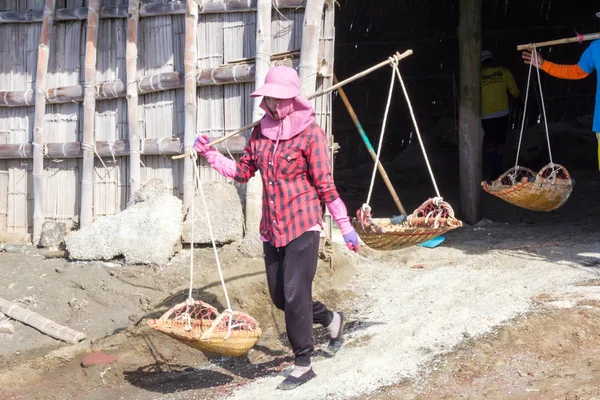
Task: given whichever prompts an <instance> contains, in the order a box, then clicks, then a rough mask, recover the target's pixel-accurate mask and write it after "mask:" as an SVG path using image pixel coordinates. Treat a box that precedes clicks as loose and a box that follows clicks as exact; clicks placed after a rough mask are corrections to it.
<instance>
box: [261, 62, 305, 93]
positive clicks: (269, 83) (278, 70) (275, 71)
mask: <svg viewBox="0 0 600 400" xmlns="http://www.w3.org/2000/svg"><path fill="white" fill-rule="evenodd" d="M298 95H300V77H299V76H298V73H297V72H296V70H295V69H293V68H290V67H286V66H284V65H280V66H277V67H273V68H271V69H270V70H269V72H267V76H266V77H265V84H264V85H262V86H261V87H260V88H258V89H257V90H255V91H254V92H253V93H252V94H251V95H250V97H259V96H266V97H274V98H276V99H293V98H294V97H296V96H298Z"/></svg>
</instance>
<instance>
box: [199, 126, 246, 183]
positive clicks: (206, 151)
mask: <svg viewBox="0 0 600 400" xmlns="http://www.w3.org/2000/svg"><path fill="white" fill-rule="evenodd" d="M209 142H210V139H209V138H208V136H206V135H200V136H198V137H197V138H196V140H195V141H194V150H196V151H197V152H198V154H200V155H201V156H204V158H206V161H208V164H209V165H210V166H211V167H212V168H214V169H215V171H217V172H218V173H220V174H221V175H223V176H224V177H225V178H230V179H234V178H235V174H236V164H235V161H234V160H232V159H230V158H227V157H225V156H224V155H223V154H221V153H219V151H218V150H217V149H215V148H214V147H212V146H209V145H208V143H209Z"/></svg>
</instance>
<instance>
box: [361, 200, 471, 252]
mask: <svg viewBox="0 0 600 400" xmlns="http://www.w3.org/2000/svg"><path fill="white" fill-rule="evenodd" d="M356 216H357V217H356V218H355V219H353V224H354V229H355V230H356V232H357V233H358V235H359V236H360V238H361V239H362V241H363V242H365V244H366V245H367V246H369V247H370V248H372V249H376V250H398V249H403V248H405V247H410V246H414V245H417V244H420V243H424V242H426V241H428V240H430V239H433V238H434V237H437V236H439V235H442V234H444V233H446V232H448V231H450V230H452V229H456V228H458V227H461V226H462V222H461V221H460V220H458V219H456V218H455V217H454V210H452V207H450V205H449V204H448V203H446V202H445V201H443V200H442V199H441V198H440V197H435V198H431V199H428V200H427V201H425V202H424V203H423V204H421V206H420V207H419V208H417V209H416V210H415V211H414V212H413V213H412V214H411V215H409V216H408V218H407V219H406V221H404V222H403V223H401V224H392V222H391V221H390V219H389V218H372V217H371V212H370V209H366V210H365V209H360V210H358V211H357V212H356Z"/></svg>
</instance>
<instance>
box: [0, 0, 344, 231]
mask: <svg viewBox="0 0 600 400" xmlns="http://www.w3.org/2000/svg"><path fill="white" fill-rule="evenodd" d="M4 3H5V4H4V8H0V12H2V11H8V10H10V11H25V10H29V9H31V10H42V9H43V8H44V0H27V1H23V0H6V1H5V2H4ZM84 5H87V2H85V1H84V0H68V1H67V0H56V8H57V9H64V8H79V7H83V6H84ZM106 6H119V7H121V8H122V7H125V9H127V7H128V1H127V0H101V1H100V7H101V8H102V9H106ZM0 7H2V6H0ZM303 18H304V10H303V9H302V8H294V9H290V8H283V9H274V11H273V14H272V53H273V54H275V53H281V52H286V51H291V50H296V49H299V48H300V45H301V42H302V23H303ZM127 23H128V20H127V18H101V19H100V20H99V23H98V38H97V45H96V50H97V54H96V72H95V81H96V82H107V81H115V80H120V81H121V82H124V83H126V82H128V77H127V72H126V71H127V68H126V43H127ZM323 24H324V25H323V29H322V37H323V38H322V40H321V52H322V54H324V55H325V57H326V58H327V61H328V63H329V68H330V71H332V70H333V43H334V41H333V36H334V26H333V8H328V9H327V12H326V13H325V16H324V18H323ZM41 25H42V24H41V23H39V22H33V23H0V55H1V56H0V91H17V92H18V91H22V92H26V91H29V90H33V88H34V87H35V86H34V85H35V79H36V65H37V59H38V45H39V40H40V29H41ZM86 25H87V24H86V21H85V20H68V21H63V20H57V21H55V23H54V24H53V26H52V28H51V33H50V37H51V40H50V43H49V63H48V69H47V74H46V77H45V78H46V79H45V87H46V89H48V88H59V87H68V86H77V85H80V86H81V87H82V88H83V87H84V69H85V68H84V67H85V61H84V60H85V56H86V54H85V53H86ZM255 36H256V15H255V12H227V13H211V14H200V15H199V17H198V32H197V67H198V68H215V67H218V66H220V65H223V64H225V63H228V62H229V61H232V60H239V59H243V58H251V57H254V55H255V48H256V43H255ZM184 38H185V14H183V13H177V14H173V15H161V16H152V17H147V16H145V17H144V18H140V19H139V26H138V37H137V51H138V57H137V79H138V80H139V79H140V78H142V77H148V76H151V75H152V76H155V75H156V74H159V73H163V72H174V71H179V72H180V73H181V72H183V71H184V53H183V51H184ZM326 75H327V73H326ZM156 76H157V75H156ZM155 82H158V81H155ZM330 85H331V76H327V77H325V78H321V77H320V78H319V79H318V80H317V90H318V89H323V88H326V87H328V86H330ZM253 90H254V83H253V82H240V83H234V84H226V85H212V86H199V87H198V88H197V128H196V130H197V133H198V134H207V135H209V136H223V135H225V134H227V133H230V132H232V131H234V130H237V129H238V128H239V127H241V126H244V125H246V124H248V123H250V122H252V101H251V100H250V98H249V94H250V93H251V92H252V91H253ZM32 94H33V95H34V96H33V97H35V92H33V93H32ZM115 97H116V96H115ZM137 103H138V105H137V114H138V115H137V128H138V131H139V135H140V136H141V142H140V147H141V153H142V154H141V156H140V164H141V180H142V182H145V181H147V180H149V179H152V178H160V179H162V180H164V181H165V182H166V184H167V185H168V186H169V187H170V188H171V189H172V190H173V194H174V195H176V196H178V197H180V198H181V197H183V162H182V161H179V160H172V159H171V157H170V156H167V155H164V154H158V155H147V154H144V145H145V144H146V145H149V144H152V145H153V146H154V148H156V146H157V144H158V148H159V149H160V148H161V144H165V143H168V142H170V141H172V140H173V139H178V140H179V143H183V139H184V119H185V118H184V116H185V110H184V89H183V85H181V86H180V87H178V88H176V89H167V90H160V91H157V92H155V93H146V94H143V93H142V94H139V98H138V101H137ZM127 107H128V104H127V98H125V97H118V98H111V99H103V100H96V101H95V110H94V123H93V126H94V136H95V140H96V141H104V142H107V143H108V144H109V145H108V148H109V149H110V148H111V146H110V144H111V143H114V141H117V140H119V141H127V140H128V130H129V129H128V112H127ZM45 110H46V111H45V118H44V142H45V143H68V142H70V143H72V142H81V141H82V140H83V136H84V132H83V130H84V108H83V102H79V101H78V102H75V101H73V102H65V103H59V104H53V103H51V102H48V103H47V104H46V105H45ZM316 110H317V121H318V122H319V123H320V124H321V125H322V126H323V128H324V129H326V130H327V131H328V133H329V134H331V130H332V126H331V95H328V96H324V97H323V98H320V99H318V100H317V102H316ZM33 123H34V104H33V103H31V104H28V105H26V106H15V107H6V106H0V145H1V144H12V145H14V146H18V149H19V154H25V149H26V148H25V144H27V143H31V142H32V140H33V133H32V132H33ZM165 145H166V144H165ZM238 147H239V146H238ZM105 148H106V147H105ZM28 151H31V149H29V150H28ZM237 153H239V150H238V151H237V152H235V151H234V152H231V156H232V157H234V158H236V157H238V156H239V154H237ZM63 154H64V153H63ZM32 167H33V160H32V159H31V158H27V157H23V158H21V159H12V158H11V159H0V175H1V176H3V177H6V178H5V179H6V182H5V183H2V182H0V191H3V190H4V186H1V185H5V186H6V192H5V193H6V203H7V206H6V217H5V220H6V222H4V223H2V220H1V218H2V216H1V215H2V210H1V209H0V231H3V230H6V231H8V232H19V233H32V231H33V190H32ZM93 168H94V170H93V219H97V218H99V217H101V216H104V215H113V214H116V213H118V212H120V211H122V210H123V209H125V207H126V205H127V199H128V197H129V196H130V189H129V188H130V182H129V179H130V174H129V171H130V166H129V157H128V156H120V157H119V156H114V157H113V156H112V155H110V154H109V155H106V151H104V152H103V155H102V157H99V155H98V153H95V157H94V164H93ZM43 171H44V175H45V179H46V186H45V190H44V202H43V213H44V215H43V217H44V219H45V220H52V221H62V222H65V223H67V224H68V225H69V226H73V225H75V224H77V223H78V217H79V215H80V212H81V183H82V182H81V181H82V171H83V161H82V159H81V158H68V157H57V158H49V157H47V156H46V157H44V159H43ZM201 179H202V181H209V180H219V181H225V178H223V177H221V176H220V175H219V174H218V173H216V172H215V171H213V170H212V169H211V168H209V167H208V166H207V165H206V164H205V162H204V161H203V160H201ZM240 191H241V193H242V194H243V187H240ZM1 202H2V200H1V199H0V203H1ZM0 206H1V204H0ZM3 224H4V225H3Z"/></svg>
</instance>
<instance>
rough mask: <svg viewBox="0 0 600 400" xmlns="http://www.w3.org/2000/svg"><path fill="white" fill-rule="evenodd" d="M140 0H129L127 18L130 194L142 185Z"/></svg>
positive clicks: (126, 50) (126, 57) (126, 49)
mask: <svg viewBox="0 0 600 400" xmlns="http://www.w3.org/2000/svg"><path fill="white" fill-rule="evenodd" d="M139 4H140V3H139V1H138V0H129V10H128V19H127V45H126V48H125V52H126V56H125V59H126V62H127V127H128V134H127V136H128V141H129V196H130V197H131V195H132V194H133V193H135V192H136V191H137V190H138V189H139V188H140V186H141V180H142V171H141V166H140V164H141V163H140V135H139V132H138V117H137V111H138V88H137V57H138V51H137V36H138V21H139V19H140V12H139Z"/></svg>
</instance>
